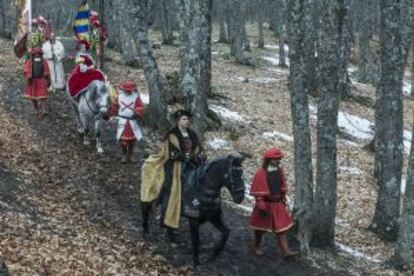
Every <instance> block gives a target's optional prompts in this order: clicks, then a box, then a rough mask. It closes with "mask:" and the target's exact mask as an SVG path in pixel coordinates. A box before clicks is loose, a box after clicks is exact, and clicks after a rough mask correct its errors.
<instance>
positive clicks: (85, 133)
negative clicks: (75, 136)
mask: <svg viewBox="0 0 414 276" xmlns="http://www.w3.org/2000/svg"><path fill="white" fill-rule="evenodd" d="M79 118H80V122H81V125H82V129H83V133H82V132H80V133H81V136H82V137H83V144H84V145H85V146H88V145H89V144H90V143H89V139H88V133H89V129H88V119H87V117H86V115H85V114H84V113H79Z"/></svg>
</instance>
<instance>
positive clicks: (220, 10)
mask: <svg viewBox="0 0 414 276" xmlns="http://www.w3.org/2000/svg"><path fill="white" fill-rule="evenodd" d="M225 1H226V0H216V1H215V2H214V4H215V5H216V6H217V17H218V22H219V40H218V42H221V43H228V39H227V32H226V3H225ZM227 28H228V25H227Z"/></svg>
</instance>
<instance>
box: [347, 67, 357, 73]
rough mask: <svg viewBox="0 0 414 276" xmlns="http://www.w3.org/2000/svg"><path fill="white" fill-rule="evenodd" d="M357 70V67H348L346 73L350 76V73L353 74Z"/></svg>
mask: <svg viewBox="0 0 414 276" xmlns="http://www.w3.org/2000/svg"><path fill="white" fill-rule="evenodd" d="M357 70H358V69H357V67H355V66H349V67H348V72H349V73H351V74H352V73H354V72H356V71H357Z"/></svg>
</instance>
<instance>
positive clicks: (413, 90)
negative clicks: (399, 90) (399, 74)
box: [410, 41, 414, 96]
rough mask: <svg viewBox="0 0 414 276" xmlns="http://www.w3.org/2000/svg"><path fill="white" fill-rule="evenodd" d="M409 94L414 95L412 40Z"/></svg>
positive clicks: (413, 48)
mask: <svg viewBox="0 0 414 276" xmlns="http://www.w3.org/2000/svg"><path fill="white" fill-rule="evenodd" d="M410 94H411V96H414V41H413V42H411V91H410Z"/></svg>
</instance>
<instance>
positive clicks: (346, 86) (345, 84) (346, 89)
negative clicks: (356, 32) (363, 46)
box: [338, 0, 354, 99]
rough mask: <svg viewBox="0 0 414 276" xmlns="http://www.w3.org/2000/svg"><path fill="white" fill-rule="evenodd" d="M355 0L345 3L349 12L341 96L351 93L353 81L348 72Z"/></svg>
mask: <svg viewBox="0 0 414 276" xmlns="http://www.w3.org/2000/svg"><path fill="white" fill-rule="evenodd" d="M353 1H354V0H344V5H345V7H346V9H347V13H346V15H345V18H344V23H343V24H344V26H343V35H342V40H343V41H342V46H341V47H343V49H342V50H341V57H340V62H339V65H340V70H339V90H338V91H339V93H340V94H341V98H342V99H343V98H346V97H349V96H350V95H351V81H350V79H349V74H348V64H349V57H350V55H351V48H352V3H353Z"/></svg>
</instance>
